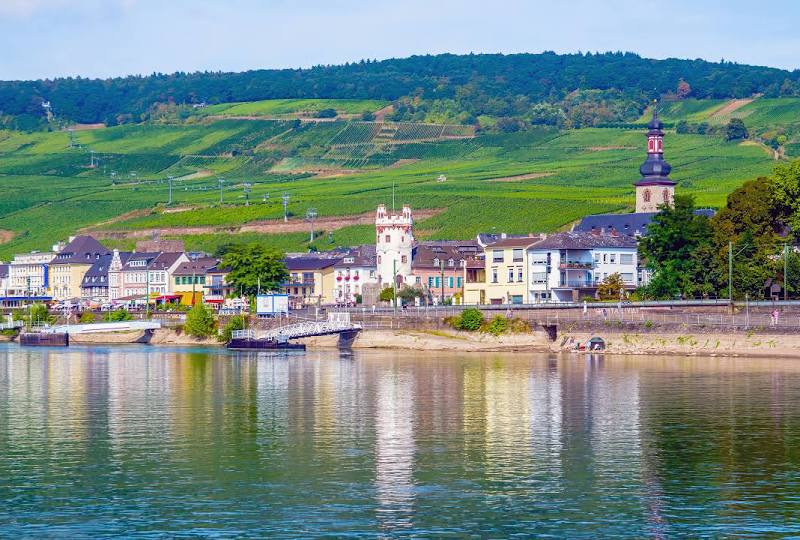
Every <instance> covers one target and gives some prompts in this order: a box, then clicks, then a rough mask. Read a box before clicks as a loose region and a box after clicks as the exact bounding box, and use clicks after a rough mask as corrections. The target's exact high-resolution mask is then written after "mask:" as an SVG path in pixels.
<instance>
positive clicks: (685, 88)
mask: <svg viewBox="0 0 800 540" xmlns="http://www.w3.org/2000/svg"><path fill="white" fill-rule="evenodd" d="M691 93H692V87H691V86H689V83H687V82H686V81H684V80H683V79H681V80H680V81H678V90H677V92H676V93H675V94H676V95H677V96H678V99H686V98H688V97H689V95H690V94H691Z"/></svg>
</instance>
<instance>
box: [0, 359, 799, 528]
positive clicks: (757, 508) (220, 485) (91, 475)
mask: <svg viewBox="0 0 800 540" xmlns="http://www.w3.org/2000/svg"><path fill="white" fill-rule="evenodd" d="M798 403H800V363H797V362H795V361H788V360H764V359H746V358H738V359H720V358H678V357H668V358H661V357H654V356H649V357H610V356H606V357H605V358H604V357H595V358H590V357H585V356H551V355H545V354H526V355H521V354H517V355H511V354H482V355H465V354H454V353H447V354H439V353H410V352H406V351H403V352H385V351H384V352H372V351H368V352H354V353H352V354H345V353H339V352H337V351H328V352H308V353H288V354H269V353H229V352H227V351H222V350H215V349H214V350H212V349H188V348H184V349H181V348H158V347H147V346H132V347H92V348H80V347H73V348H70V349H63V350H59V349H52V350H45V349H20V348H18V347H17V346H15V345H7V346H0V501H2V505H0V536H2V537H4V538H5V537H14V538H24V537H32V538H41V537H69V538H76V537H77V538H80V537H86V536H101V537H109V536H140V537H158V536H186V537H204V536H216V537H247V536H252V537H273V538H283V537H285V538H298V537H315V536H328V537H331V538H333V537H341V536H346V535H349V536H351V537H437V538H440V537H454V538H455V537H458V538H463V537H475V538H487V537H494V538H507V537H513V536H515V535H518V536H519V537H529V536H532V535H542V536H546V535H551V536H553V537H569V538H579V537H586V538H599V537H611V536H617V537H636V538H641V537H650V538H673V537H685V536H691V537H698V536H707V537H716V536H748V535H750V536H759V537H760V536H783V535H791V534H800V447H799V446H798V443H800V409H799V408H798V406H797V405H798Z"/></svg>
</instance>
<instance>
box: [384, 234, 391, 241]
mask: <svg viewBox="0 0 800 540" xmlns="http://www.w3.org/2000/svg"><path fill="white" fill-rule="evenodd" d="M384 240H386V242H391V241H392V237H391V236H390V235H388V234H387V235H386V237H385V238H384Z"/></svg>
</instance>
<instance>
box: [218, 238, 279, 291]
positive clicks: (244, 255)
mask: <svg viewBox="0 0 800 540" xmlns="http://www.w3.org/2000/svg"><path fill="white" fill-rule="evenodd" d="M283 257H284V255H283V253H280V252H278V251H276V250H274V249H270V248H267V247H265V246H264V245H261V244H248V245H246V246H236V247H234V248H233V249H232V251H230V252H228V253H226V254H225V256H224V257H223V258H222V265H223V266H225V267H227V268H230V272H229V273H228V275H227V277H226V278H225V279H226V281H227V283H228V284H229V285H231V286H232V287H233V288H234V289H237V290H241V291H242V293H243V294H245V295H247V296H253V295H255V294H257V292H258V290H259V287H260V289H261V291H262V292H266V291H278V290H279V289H280V286H281V284H283V283H284V282H285V281H286V280H287V279H288V277H289V273H288V272H287V270H286V265H285V264H284V262H283Z"/></svg>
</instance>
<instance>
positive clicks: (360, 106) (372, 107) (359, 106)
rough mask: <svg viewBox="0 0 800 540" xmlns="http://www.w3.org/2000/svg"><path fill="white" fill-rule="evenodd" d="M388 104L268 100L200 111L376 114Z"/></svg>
mask: <svg viewBox="0 0 800 540" xmlns="http://www.w3.org/2000/svg"><path fill="white" fill-rule="evenodd" d="M388 104H389V103H388V102H385V101H378V100H371V99H267V100H263V101H251V102H246V103H221V104H219V105H211V106H210V107H206V108H204V109H200V111H201V114H204V115H217V114H219V115H223V116H280V115H292V114H298V113H314V112H318V111H321V110H322V109H335V110H336V111H337V112H338V113H340V114H342V113H344V114H360V113H362V112H365V111H369V112H375V111H377V110H378V109H381V108H383V107H385V106H386V105H388Z"/></svg>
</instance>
